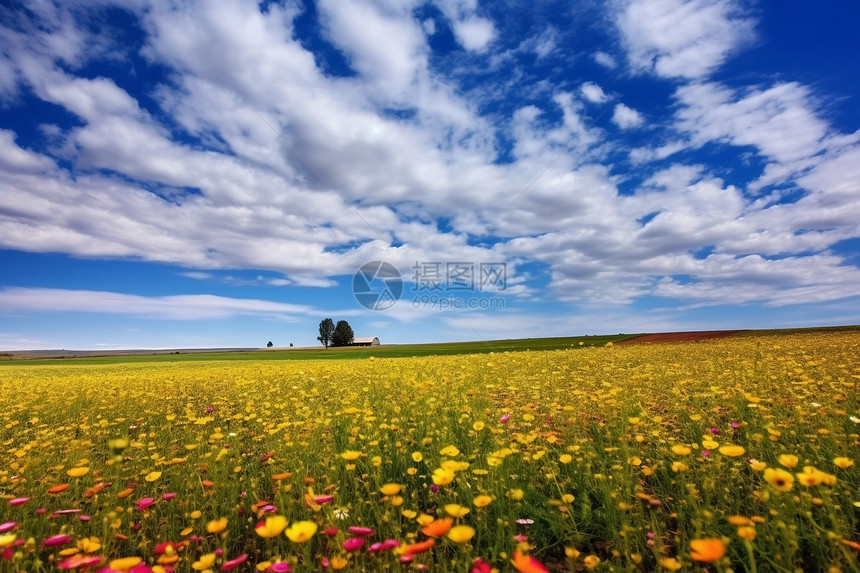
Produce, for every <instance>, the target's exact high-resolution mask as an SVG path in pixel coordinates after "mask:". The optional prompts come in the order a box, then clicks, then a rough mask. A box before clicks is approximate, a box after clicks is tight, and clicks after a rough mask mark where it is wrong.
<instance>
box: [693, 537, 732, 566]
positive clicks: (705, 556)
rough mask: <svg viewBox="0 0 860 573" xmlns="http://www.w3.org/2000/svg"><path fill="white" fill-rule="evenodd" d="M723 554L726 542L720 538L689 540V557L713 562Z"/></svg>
mask: <svg viewBox="0 0 860 573" xmlns="http://www.w3.org/2000/svg"><path fill="white" fill-rule="evenodd" d="M725 554H726V544H725V543H723V540H722V539H719V538H712V539H694V540H693V541H691V542H690V557H692V558H693V559H694V560H695V561H702V562H704V563H713V562H714V561H716V560H717V559H722V557H723V555H725Z"/></svg>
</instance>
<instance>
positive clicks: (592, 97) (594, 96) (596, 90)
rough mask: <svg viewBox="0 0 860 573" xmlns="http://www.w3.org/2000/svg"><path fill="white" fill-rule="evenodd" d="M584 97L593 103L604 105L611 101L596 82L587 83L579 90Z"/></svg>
mask: <svg viewBox="0 0 860 573" xmlns="http://www.w3.org/2000/svg"><path fill="white" fill-rule="evenodd" d="M579 91H581V92H582V96H583V97H584V98H585V99H587V100H588V101H590V102H591V103H604V102H606V101H608V100H609V96H608V95H606V94H605V93H604V92H603V89H602V88H601V87H600V86H599V85H597V84H596V83H594V82H585V83H584V84H582V85H581V86H580V88H579Z"/></svg>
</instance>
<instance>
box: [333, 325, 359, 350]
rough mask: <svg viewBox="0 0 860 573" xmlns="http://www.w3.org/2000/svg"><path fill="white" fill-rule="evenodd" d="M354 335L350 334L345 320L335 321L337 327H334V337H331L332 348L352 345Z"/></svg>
mask: <svg viewBox="0 0 860 573" xmlns="http://www.w3.org/2000/svg"><path fill="white" fill-rule="evenodd" d="M353 338H355V334H354V333H353V332H352V327H351V326H350V325H349V323H348V322H347V321H345V320H339V321H337V326H335V327H334V335H333V336H332V346H349V345H350V344H352V339H353Z"/></svg>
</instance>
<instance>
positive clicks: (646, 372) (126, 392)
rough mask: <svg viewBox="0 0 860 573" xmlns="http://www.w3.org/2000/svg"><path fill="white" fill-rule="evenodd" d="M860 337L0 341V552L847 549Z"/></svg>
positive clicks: (556, 562)
mask: <svg viewBox="0 0 860 573" xmlns="http://www.w3.org/2000/svg"><path fill="white" fill-rule="evenodd" d="M858 356H860V334H858V333H857V332H856V331H855V332H818V333H799V334H783V335H758V336H737V337H732V338H724V339H718V340H711V341H705V342H687V343H672V344H652V345H635V344H631V345H622V344H614V345H612V344H607V345H604V346H592V347H588V346H586V345H583V346H582V347H581V348H580V347H579V346H578V345H577V346H576V347H574V348H570V347H568V348H567V349H559V350H529V351H521V352H496V353H490V354H465V355H429V356H414V357H399V358H396V357H380V356H371V355H367V354H361V353H356V354H355V355H354V356H352V357H351V359H345V360H267V361H266V360H241V361H221V360H212V359H210V360H195V361H187V362H167V361H157V362H126V363H105V364H75V363H73V362H72V361H61V362H58V363H54V364H51V365H40V364H36V365H34V364H6V365H4V366H2V368H0V376H2V393H0V412H2V418H0V442H2V448H0V456H2V460H0V493H2V498H3V499H2V500H0V572H3V571H56V570H77V571H136V572H141V571H171V570H175V571H274V572H284V571H336V570H340V571H423V570H429V571H477V572H481V573H488V572H490V571H493V570H497V571H521V572H526V571H547V570H549V571H581V570H593V571H618V572H620V571H631V572H632V571H676V570H683V571H723V572H726V573H729V572H741V571H749V572H754V573H757V572H759V571H762V572H764V571H833V572H836V571H846V572H847V571H853V572H860V566H858V550H860V467H858V466H860V455H858V454H860V393H858V383H860V360H858Z"/></svg>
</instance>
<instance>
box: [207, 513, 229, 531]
mask: <svg viewBox="0 0 860 573" xmlns="http://www.w3.org/2000/svg"><path fill="white" fill-rule="evenodd" d="M225 529H227V518H226V517H222V518H221V519H215V520H212V521H210V522H209V523H207V524H206V531H208V532H209V533H221V532H222V531H224V530H225Z"/></svg>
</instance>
